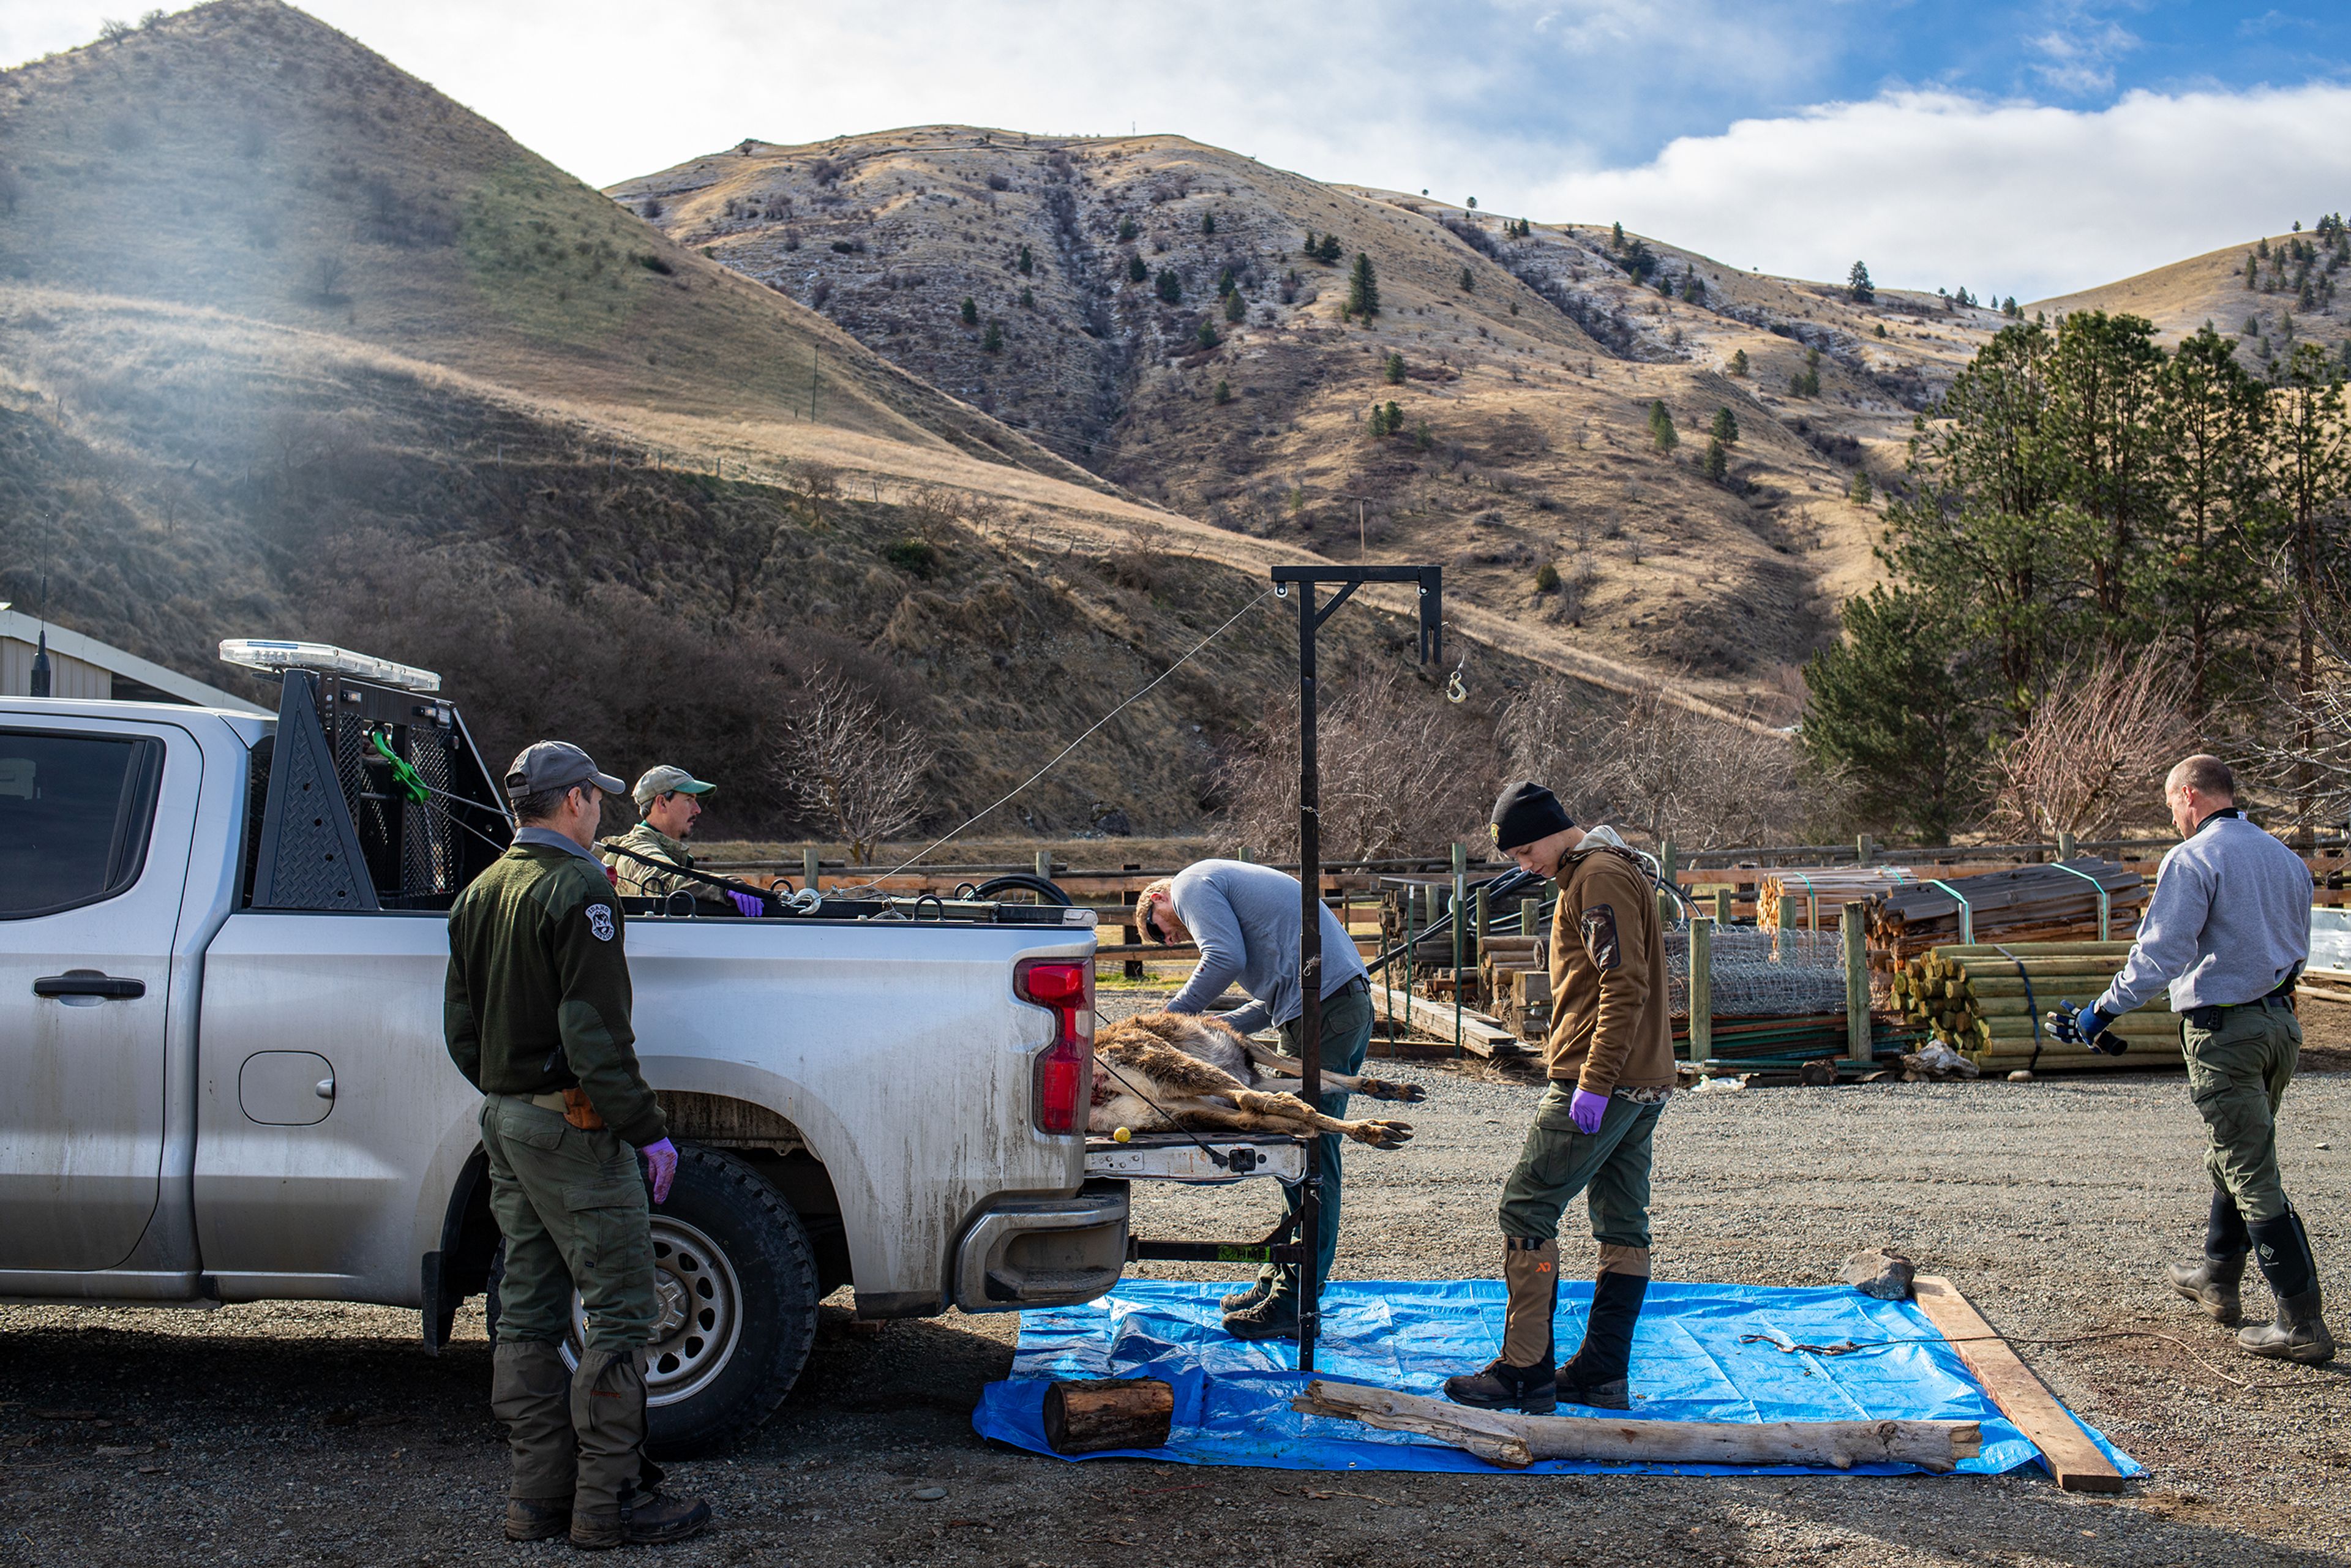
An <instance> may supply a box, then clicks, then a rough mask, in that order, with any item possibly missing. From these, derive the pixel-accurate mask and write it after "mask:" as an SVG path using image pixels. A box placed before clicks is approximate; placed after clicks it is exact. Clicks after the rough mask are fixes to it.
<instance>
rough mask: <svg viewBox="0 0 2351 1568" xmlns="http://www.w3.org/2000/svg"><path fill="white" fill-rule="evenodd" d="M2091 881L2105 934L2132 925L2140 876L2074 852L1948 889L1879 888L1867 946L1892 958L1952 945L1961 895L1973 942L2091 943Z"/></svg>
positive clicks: (2094, 911) (2139, 905)
mask: <svg viewBox="0 0 2351 1568" xmlns="http://www.w3.org/2000/svg"><path fill="white" fill-rule="evenodd" d="M2065 867H2071V868H2072V869H2071V870H2067V869H2064V868H2065ZM2075 872H2079V873H2083V874H2082V875H2079V876H2077V875H2075V874H2074V873H2075ZM2092 882H2095V883H2096V884H2097V887H2100V888H2104V889H2105V893H2106V899H2107V904H2108V907H2109V909H2110V911H2111V920H2112V923H2111V925H2109V927H2108V935H2109V936H2127V935H2128V934H2129V933H2130V932H2131V931H2133V930H2135V929H2137V925H2138V916H2139V912H2140V911H2141V909H2143V908H2144V907H2145V905H2146V904H2147V879H2146V878H2145V877H2142V876H2140V875H2139V873H2137V872H2135V871H2133V870H2131V869H2130V868H2129V867H2128V866H2126V865H2124V864H2122V863H2121V862H2117V861H2109V860H2100V859H2099V858H2098V857H2097V856H2095V855H2077V856H2075V857H2074V859H2072V860H2070V861H2065V862H2062V863H2061V864H2060V865H2027V866H2019V867H2017V868H2016V869H2015V870H2013V871H1995V872H1987V873H1984V874H1982V875H1980V876H1969V877H1961V878H1959V879H1958V880H1956V881H1952V882H1950V883H1949V885H1948V886H1938V885H1937V884H1936V883H1929V882H1922V883H1917V885H1915V886H1911V887H1900V888H1894V889H1891V890H1889V891H1887V892H1885V893H1881V894H1877V895H1876V897H1874V898H1873V899H1871V900H1870V905H1869V945H1870V946H1872V947H1873V948H1876V949H1878V950H1879V951H1880V952H1881V953H1883V954H1884V955H1885V956H1886V958H1887V959H1890V960H1893V961H1897V962H1898V961H1900V960H1904V959H1908V958H1914V957H1916V956H1918V955H1919V954H1921V953H1924V952H1925V951H1927V949H1928V948H1929V947H1933V946H1938V945H1941V944H1944V943H1950V942H1957V941H1958V940H1959V937H1960V935H1961V933H1960V930H1959V899H1960V898H1961V897H1964V898H1965V899H1966V900H1967V904H1968V907H1969V909H1970V911H1971V912H1972V915H1973V930H1972V932H1971V933H1970V934H1971V935H1972V936H1973V938H1974V939H1975V940H1976V941H1978V942H2005V943H2008V944H2010V945H2011V946H2013V945H2014V944H2016V943H2018V942H2062V941H2064V940H2066V939H2068V938H2074V939H2082V938H2088V939H2093V940H2095V938H2096V936H2097V935H2098V894H2097V891H2096V889H2095V888H2094V887H2092V885H2091V883H2092ZM1954 894H1957V895H1958V896H1954Z"/></svg>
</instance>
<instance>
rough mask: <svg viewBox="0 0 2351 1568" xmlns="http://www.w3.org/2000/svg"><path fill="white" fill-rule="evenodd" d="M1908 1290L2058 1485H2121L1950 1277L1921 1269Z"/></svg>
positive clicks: (2109, 1488) (2102, 1455) (2092, 1488)
mask: <svg viewBox="0 0 2351 1568" xmlns="http://www.w3.org/2000/svg"><path fill="white" fill-rule="evenodd" d="M1911 1289H1912V1291H1914V1292H1915V1299H1916V1300H1917V1303H1918V1310H1919V1311H1920V1312H1924V1313H1926V1314H1927V1319H1928V1322H1931V1323H1933V1324H1934V1325H1935V1328H1936V1330H1937V1332H1938V1333H1941V1334H1942V1336H1943V1337H1944V1338H1945V1339H1947V1340H1949V1341H1950V1342H1951V1348H1952V1349H1953V1350H1956V1351H1958V1352H1959V1359H1960V1360H1961V1361H1964V1362H1966V1363H1967V1364H1968V1370H1969V1371H1970V1372H1972V1373H1974V1374H1975V1375H1976V1381H1977V1382H1979V1383H1980V1384H1982V1385H1983V1386H1984V1392H1985V1393H1986V1394H1989V1395H1991V1402H1992V1403H1993V1404H1995V1405H1997V1406H2000V1413H2001V1415H2003V1416H2007V1417H2008V1418H2009V1420H2010V1421H2011V1422H2012V1423H2014V1424H2015V1427H2016V1429H2017V1430H2018V1431H2020V1432H2022V1433H2023V1434H2024V1436H2025V1437H2026V1439H2027V1440H2029V1441H2030V1442H2031V1443H2032V1446H2033V1447H2034V1448H2038V1449H2040V1450H2041V1462H2042V1463H2043V1464H2044V1465H2046V1466H2048V1467H2049V1473H2050V1474H2051V1475H2053V1476H2054V1477H2056V1478H2057V1484H2058V1485H2059V1486H2061V1487H2063V1488H2064V1490H2067V1491H2120V1490H2123V1473H2122V1471H2120V1470H2118V1469H2115V1466H2114V1461H2112V1460H2111V1459H2109V1458H2106V1456H2105V1453H2104V1452H2103V1451H2101V1450H2100V1448H2098V1446H2097V1445H2096V1444H2095V1443H2093V1442H2092V1441H2090V1437H2089V1434H2088V1433H2086V1432H2085V1431H2083V1430H2082V1427H2081V1423H2079V1422H2077V1421H2075V1420H2074V1417H2073V1416H2072V1414H2071V1413H2070V1412H2068V1411H2067V1410H2066V1408H2065V1406H2063V1405H2060V1404H2059V1403H2058V1402H2057V1396H2055V1395H2053V1394H2052V1393H2050V1392H2049V1390H2048V1388H2047V1386H2046V1385H2043V1383H2042V1381H2041V1379H2040V1378H2038V1377H2036V1376H2034V1375H2033V1372H2032V1368H2031V1367H2029V1366H2027V1365H2025V1364H2024V1363H2023V1362H2022V1361H2020V1360H2018V1359H2017V1354H2016V1352H2015V1351H2013V1350H2011V1348H2010V1347H2009V1343H2008V1342H2007V1341H2006V1340H2004V1339H2002V1338H2001V1337H2000V1335H1999V1334H1997V1333H1993V1332H1992V1326H1991V1324H1990V1323H1988V1322H1984V1320H1983V1314H1982V1313H1980V1312H1977V1311H1976V1309H1975V1307H1974V1305H1973V1304H1972V1303H1971V1302H1970V1301H1969V1300H1968V1299H1967V1298H1966V1297H1965V1296H1963V1295H1961V1294H1959V1291H1958V1289H1957V1288H1956V1287H1955V1286H1953V1285H1952V1283H1951V1282H1950V1281H1949V1280H1946V1279H1944V1278H1943V1277H1942V1276H1941V1275H1939V1274H1921V1275H1919V1276H1918V1278H1917V1280H1916V1281H1913V1282H1912V1285H1911Z"/></svg>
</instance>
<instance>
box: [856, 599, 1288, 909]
mask: <svg viewBox="0 0 2351 1568" xmlns="http://www.w3.org/2000/svg"><path fill="white" fill-rule="evenodd" d="M1272 597H1273V590H1272V589H1270V588H1267V589H1264V590H1262V591H1259V593H1258V594H1257V595H1256V596H1255V597H1254V598H1252V599H1250V600H1249V602H1248V603H1247V604H1244V605H1242V606H1241V607H1240V608H1239V609H1238V610H1236V611H1235V612H1233V614H1232V618H1231V619H1230V620H1228V621H1227V622H1225V623H1224V624H1223V625H1222V626H1219V627H1217V629H1216V630H1215V631H1213V632H1209V633H1208V634H1207V636H1205V637H1203V638H1201V639H1200V640H1199V641H1198V642H1197V643H1194V644H1193V645H1192V649H1191V652H1189V653H1186V654H1185V655H1184V656H1183V657H1182V658H1180V659H1178V660H1176V661H1175V663H1174V664H1170V665H1168V666H1167V667H1166V668H1165V669H1164V670H1162V671H1160V672H1159V674H1156V675H1154V676H1153V677H1152V678H1151V679H1150V680H1149V681H1147V682H1145V683H1144V685H1143V686H1142V687H1141V688H1140V689H1138V690H1137V691H1136V692H1135V693H1134V695H1132V696H1129V697H1128V698H1127V699H1126V700H1125V701H1124V702H1122V703H1120V704H1119V705H1118V706H1116V707H1114V708H1113V709H1111V710H1110V712H1108V713H1106V714H1104V715H1102V717H1100V718H1098V719H1096V720H1094V722H1093V723H1092V724H1091V725H1089V726H1087V727H1086V730H1085V733H1084V734H1083V735H1081V736H1079V737H1078V738H1077V739H1075V740H1073V741H1071V742H1070V744H1069V745H1067V746H1065V747H1061V750H1060V751H1058V752H1056V753H1055V754H1054V756H1053V759H1052V760H1051V761H1050V762H1048V763H1046V764H1045V766H1044V767H1042V768H1039V769H1037V771H1036V772H1034V773H1031V774H1030V775H1029V777H1028V778H1026V779H1022V780H1021V781H1020V782H1019V784H1017V785H1015V786H1014V787H1013V788H1012V789H1010V790H1008V792H1006V794H1005V795H1004V796H1003V798H1002V799H1000V800H996V801H994V802H992V803H990V804H989V805H987V806H985V807H982V808H981V809H980V810H978V811H976V812H974V813H973V814H972V816H971V817H970V819H969V820H968V821H965V822H964V823H962V824H961V825H960V826H958V827H956V828H954V829H952V830H951V831H948V832H946V833H944V834H942V835H940V836H939V837H938V838H936V839H934V840H932V841H930V842H929V843H927V844H925V845H924V846H923V847H922V849H920V850H918V851H917V852H915V853H914V854H913V855H912V856H910V857H909V858H908V859H906V860H905V861H904V862H901V863H900V864H898V865H895V866H893V867H892V868H891V869H890V870H888V871H885V872H883V873H882V874H881V875H879V876H876V877H874V878H872V880H871V881H868V882H862V883H858V884H857V885H856V886H855V887H854V888H850V889H835V890H834V891H835V892H836V893H839V892H844V891H845V892H863V891H865V890H866V889H868V888H874V889H878V888H879V887H880V886H881V885H882V883H884V882H885V881H887V880H888V879H890V878H891V877H893V876H896V875H897V874H899V873H901V872H904V871H905V870H907V869H909V868H910V867H913V866H914V865H917V864H920V863H921V862H922V861H923V860H924V859H925V857H927V856H928V855H929V854H930V852H932V851H933V850H935V849H937V848H939V847H940V846H941V845H943V844H946V843H950V842H952V841H955V840H956V839H958V838H960V837H962V836H963V834H965V833H966V832H967V831H970V830H971V828H972V827H973V825H974V824H976V823H977V822H979V821H982V820H984V819H986V818H987V816H989V815H990V814H991V813H993V812H994V811H996V810H997V809H998V808H999V807H1001V806H1003V805H1005V804H1006V803H1008V801H1010V800H1012V799H1013V798H1014V797H1015V796H1017V795H1019V793H1020V792H1021V791H1022V790H1024V789H1028V788H1029V785H1031V784H1034V783H1035V782H1037V780H1038V779H1042V778H1043V777H1045V775H1046V774H1048V773H1050V772H1051V771H1052V770H1053V769H1054V768H1058V767H1060V766H1061V759H1062V758H1065V757H1067V756H1069V755H1070V753H1071V752H1072V751H1075V750H1076V749H1077V748H1078V747H1081V746H1083V745H1084V744H1085V743H1086V740H1087V738H1088V737H1091V736H1092V734H1093V733H1094V732H1095V731H1096V730H1098V729H1100V728H1102V726H1104V725H1106V724H1108V723H1109V722H1110V721H1111V720H1113V719H1114V718H1116V717H1117V716H1119V715H1121V714H1123V713H1124V712H1125V711H1126V710H1127V709H1128V708H1130V707H1132V706H1134V705H1135V704H1136V703H1138V702H1140V701H1142V700H1143V698H1144V697H1145V696H1147V695H1150V694H1151V692H1152V690H1153V688H1155V687H1156V686H1157V685H1159V684H1160V683H1161V682H1162V681H1165V679H1166V678H1167V677H1168V676H1170V675H1172V674H1175V672H1176V671H1178V670H1180V669H1182V668H1183V667H1184V666H1185V665H1186V664H1190V663H1191V662H1192V660H1193V658H1194V657H1195V656H1196V655H1197V654H1198V653H1199V652H1200V651H1201V650H1202V649H1203V648H1206V647H1207V645H1208V644H1209V643H1213V642H1215V641H1216V640H1217V638H1219V637H1221V636H1223V635H1224V634H1225V633H1226V632H1229V631H1231V630H1232V628H1233V627H1234V625H1235V624H1236V623H1238V622H1239V620H1240V618H1241V617H1242V616H1244V615H1247V614H1248V613H1249V612H1250V611H1252V610H1254V609H1256V608H1257V607H1258V605H1259V602H1261V601H1264V600H1267V599H1270V598H1272Z"/></svg>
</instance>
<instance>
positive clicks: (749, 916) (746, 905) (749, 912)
mask: <svg viewBox="0 0 2351 1568" xmlns="http://www.w3.org/2000/svg"><path fill="white" fill-rule="evenodd" d="M726 896H727V897H729V898H731V899H733V900H734V901H735V907H736V908H737V909H739V910H741V911H742V912H743V918H744V919H746V920H757V919H758V918H759V916H760V915H765V914H766V913H767V912H768V901H767V900H766V899H764V898H761V897H760V896H759V895H758V894H756V893H737V892H736V891H735V890H734V889H733V888H731V887H730V888H728V889H727V890H726Z"/></svg>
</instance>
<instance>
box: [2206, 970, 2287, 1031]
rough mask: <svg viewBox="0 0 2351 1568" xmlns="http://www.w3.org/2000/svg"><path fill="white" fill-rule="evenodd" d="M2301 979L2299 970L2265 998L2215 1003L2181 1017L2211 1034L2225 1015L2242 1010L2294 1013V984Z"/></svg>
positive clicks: (2218, 1026)
mask: <svg viewBox="0 0 2351 1568" xmlns="http://www.w3.org/2000/svg"><path fill="white" fill-rule="evenodd" d="M2301 977H2302V975H2301V972H2300V971H2299V970H2297V971H2295V972H2294V974H2291V975H2288V976H2287V977H2285V978H2284V979H2283V981H2281V982H2280V983H2279V985H2278V988H2277V989H2276V990H2273V991H2272V992H2271V993H2270V994H2269V995H2268V996H2265V997H2255V998H2253V999H2252V1001H2250V1002H2214V1003H2212V1004H2211V1005H2210V1006H2209V1007H2201V1008H2189V1009H2188V1010H2187V1011H2186V1012H2184V1013H2181V1014H2180V1015H2179V1016H2180V1017H2181V1018H2184V1019H2187V1020H2188V1021H2189V1023H2192V1024H2194V1025H2195V1026H2196V1027H2197V1028H2198V1029H2200V1030H2206V1031H2207V1032H2210V1030H2216V1029H2219V1028H2220V1017H2221V1015H2222V1014H2223V1013H2232V1012H2235V1011H2236V1010H2237V1009H2240V1008H2283V1009H2285V1010H2286V1011H2287V1012H2292V1011H2294V982H2295V981H2296V980H2298V979H2300V978H2301Z"/></svg>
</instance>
